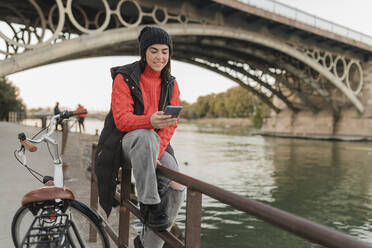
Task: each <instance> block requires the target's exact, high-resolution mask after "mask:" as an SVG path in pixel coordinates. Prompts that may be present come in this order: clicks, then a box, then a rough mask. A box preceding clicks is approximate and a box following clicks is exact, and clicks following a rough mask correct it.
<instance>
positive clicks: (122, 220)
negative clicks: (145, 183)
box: [119, 168, 132, 248]
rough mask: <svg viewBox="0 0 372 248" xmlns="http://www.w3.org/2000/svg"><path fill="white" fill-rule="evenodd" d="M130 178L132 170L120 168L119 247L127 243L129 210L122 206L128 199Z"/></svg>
mask: <svg viewBox="0 0 372 248" xmlns="http://www.w3.org/2000/svg"><path fill="white" fill-rule="evenodd" d="M131 180H132V170H131V169H124V168H122V169H121V187H120V188H121V189H120V216H119V248H126V247H128V245H129V224H130V223H129V222H130V219H129V218H130V210H129V209H128V208H127V207H125V206H124V202H126V201H129V200H130V190H131Z"/></svg>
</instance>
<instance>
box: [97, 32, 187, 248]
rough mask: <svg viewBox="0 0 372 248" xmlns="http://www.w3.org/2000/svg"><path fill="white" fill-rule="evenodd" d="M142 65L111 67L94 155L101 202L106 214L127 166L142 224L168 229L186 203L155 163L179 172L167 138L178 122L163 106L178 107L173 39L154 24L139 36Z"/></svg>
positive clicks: (151, 240) (157, 246) (138, 242)
mask: <svg viewBox="0 0 372 248" xmlns="http://www.w3.org/2000/svg"><path fill="white" fill-rule="evenodd" d="M138 40H139V50H140V56H141V58H140V61H137V62H134V63H132V64H128V65H124V66H118V67H114V68H111V76H112V78H113V87H112V94H111V110H110V112H109V114H108V115H107V117H106V120H105V126H104V128H103V130H102V133H101V136H100V139H99V142H98V147H97V153H96V163H95V170H96V174H97V178H98V187H99V197H100V204H101V206H102V207H103V209H104V210H105V211H106V213H107V214H108V215H109V214H110V211H111V208H112V206H113V202H114V201H113V199H114V193H115V187H116V185H115V182H116V180H115V179H116V178H117V171H118V169H119V167H120V166H122V165H123V164H124V165H125V166H128V165H129V166H131V167H132V169H133V175H134V178H135V181H136V188H137V195H138V201H139V202H140V212H141V214H142V216H143V218H144V224H145V225H147V226H149V227H150V228H152V229H155V230H158V231H163V230H165V229H168V230H169V229H170V227H171V226H172V224H173V222H174V220H175V218H176V216H177V213H178V210H179V208H180V206H181V204H182V202H183V200H184V186H183V185H181V184H178V183H176V182H174V181H172V180H170V179H168V178H165V177H163V176H160V175H157V173H156V167H157V164H158V163H161V164H162V165H163V166H165V167H167V168H170V169H172V170H176V171H179V168H178V164H177V161H176V159H175V156H174V152H173V149H172V147H171V146H170V140H171V138H172V136H173V133H174V131H175V129H176V127H177V122H178V119H177V118H172V116H171V115H165V114H164V112H163V111H164V109H165V107H166V106H167V105H179V104H180V98H179V96H180V91H179V88H178V84H177V82H176V80H175V78H174V77H173V76H171V74H170V72H171V55H172V52H173V45H172V39H171V37H170V36H169V34H168V33H167V32H166V31H165V30H163V29H161V28H159V27H154V26H147V27H144V28H143V29H142V31H141V32H140V35H139V37H138ZM163 244H164V241H163V240H162V239H161V238H159V237H158V236H157V235H156V234H155V233H154V232H152V231H151V230H150V229H148V228H144V229H143V231H142V235H138V236H137V237H136V238H135V239H134V246H135V247H136V248H143V247H145V248H149V247H151V248H161V247H162V246H163Z"/></svg>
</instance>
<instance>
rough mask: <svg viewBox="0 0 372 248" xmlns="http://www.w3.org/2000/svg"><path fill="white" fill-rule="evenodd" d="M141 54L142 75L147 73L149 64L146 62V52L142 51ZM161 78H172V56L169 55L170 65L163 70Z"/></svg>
mask: <svg viewBox="0 0 372 248" xmlns="http://www.w3.org/2000/svg"><path fill="white" fill-rule="evenodd" d="M140 53H141V54H140V56H141V60H140V66H141V73H143V72H144V71H145V68H146V64H147V62H146V50H141V51H140ZM160 76H161V79H162V80H167V79H168V78H169V77H170V76H171V57H170V54H169V59H168V63H167V64H166V65H165V66H164V68H163V69H162V70H161V73H160Z"/></svg>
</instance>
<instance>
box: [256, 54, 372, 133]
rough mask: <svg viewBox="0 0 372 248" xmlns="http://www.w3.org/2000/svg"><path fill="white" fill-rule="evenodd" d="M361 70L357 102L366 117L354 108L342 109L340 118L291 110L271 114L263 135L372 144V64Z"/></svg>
mask: <svg viewBox="0 0 372 248" xmlns="http://www.w3.org/2000/svg"><path fill="white" fill-rule="evenodd" d="M362 69H363V75H364V86H363V90H362V92H361V93H360V94H358V98H359V100H360V101H361V103H362V104H363V106H364V109H365V110H364V112H363V113H359V112H358V111H357V110H356V109H355V108H354V107H352V106H350V107H349V106H348V107H344V108H342V109H341V111H340V113H339V114H338V115H337V116H336V115H335V114H334V113H333V112H332V111H331V110H327V109H324V110H321V111H319V112H318V113H316V114H314V113H313V112H311V111H300V112H298V113H294V112H292V111H291V110H289V109H283V110H282V111H281V112H280V113H278V114H277V113H275V112H274V111H272V113H271V114H270V116H269V117H268V118H266V119H265V122H264V125H263V127H262V130H261V133H262V134H264V135H271V136H279V137H297V138H313V139H337V140H372V61H370V62H365V63H363V68H362ZM282 107H284V105H283V106H282Z"/></svg>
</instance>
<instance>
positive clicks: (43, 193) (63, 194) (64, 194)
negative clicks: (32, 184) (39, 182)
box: [22, 186, 75, 206]
mask: <svg viewBox="0 0 372 248" xmlns="http://www.w3.org/2000/svg"><path fill="white" fill-rule="evenodd" d="M55 199H63V200H75V196H74V193H72V191H71V190H69V189H67V188H65V187H63V188H60V187H56V186H45V187H42V188H40V189H37V190H33V191H30V192H28V193H27V194H25V195H24V197H23V199H22V205H23V206H24V205H26V204H28V203H31V202H40V201H50V200H55Z"/></svg>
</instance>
